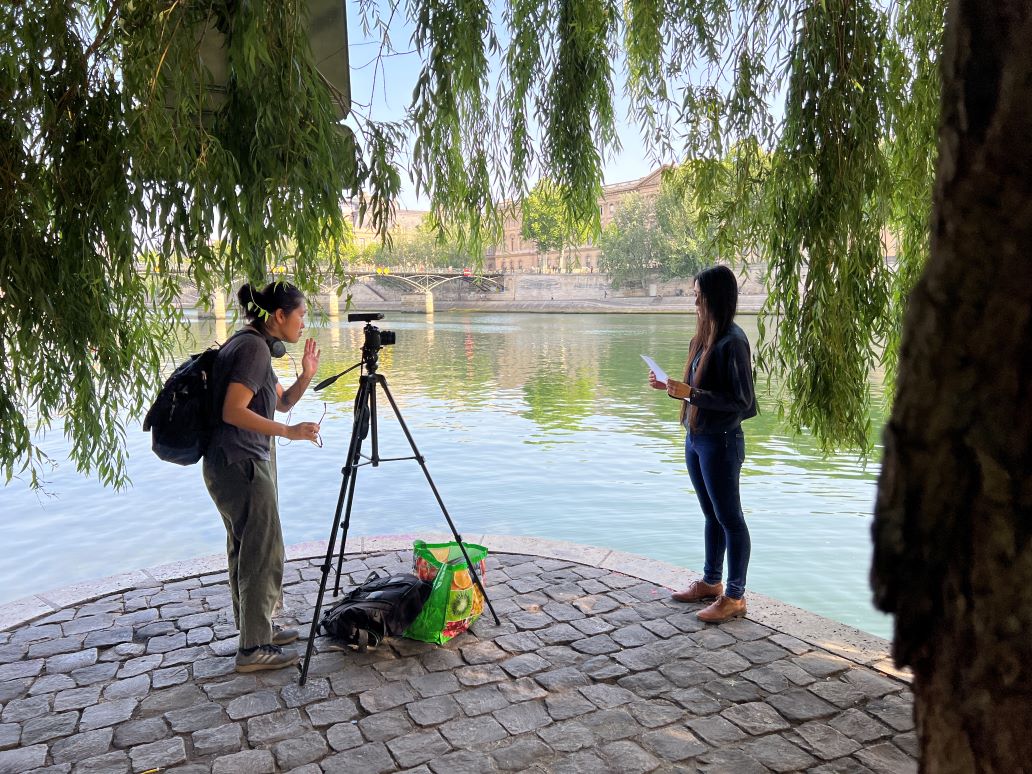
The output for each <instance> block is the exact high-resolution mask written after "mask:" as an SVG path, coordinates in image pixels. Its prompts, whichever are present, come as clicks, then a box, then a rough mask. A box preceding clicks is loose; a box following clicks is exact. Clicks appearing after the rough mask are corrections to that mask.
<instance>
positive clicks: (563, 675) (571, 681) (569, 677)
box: [534, 667, 591, 691]
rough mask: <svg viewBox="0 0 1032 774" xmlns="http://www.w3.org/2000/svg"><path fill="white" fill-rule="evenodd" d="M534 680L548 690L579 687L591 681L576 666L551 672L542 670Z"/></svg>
mask: <svg viewBox="0 0 1032 774" xmlns="http://www.w3.org/2000/svg"><path fill="white" fill-rule="evenodd" d="M534 680H536V681H537V683H538V685H540V686H541V687H542V688H544V689H545V690H546V691H562V690H565V689H566V688H578V687H580V686H582V685H590V683H591V681H590V680H589V679H588V678H587V677H586V676H585V675H584V673H583V672H581V670H579V669H576V668H575V667H563V668H561V669H553V670H551V671H549V672H541V673H540V674H537V675H535V676H534Z"/></svg>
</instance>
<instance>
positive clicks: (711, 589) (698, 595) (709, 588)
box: [670, 580, 724, 602]
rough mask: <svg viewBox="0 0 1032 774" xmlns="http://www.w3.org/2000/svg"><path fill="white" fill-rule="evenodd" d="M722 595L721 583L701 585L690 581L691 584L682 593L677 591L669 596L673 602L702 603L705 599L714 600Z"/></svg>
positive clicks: (699, 582) (701, 583)
mask: <svg viewBox="0 0 1032 774" xmlns="http://www.w3.org/2000/svg"><path fill="white" fill-rule="evenodd" d="M723 593H724V584H723V583H703V582H702V581H701V580H697V581H692V584H691V585H690V586H689V587H688V588H686V589H685V590H684V591H677V592H674V593H673V594H671V595H670V597H671V599H673V600H674V601H675V602H702V601H704V600H707V599H716V598H717V597H719V596H720V595H721V594H723Z"/></svg>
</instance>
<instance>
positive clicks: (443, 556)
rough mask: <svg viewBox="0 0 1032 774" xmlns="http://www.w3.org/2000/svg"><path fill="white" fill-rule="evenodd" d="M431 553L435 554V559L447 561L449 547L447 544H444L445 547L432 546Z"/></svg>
mask: <svg viewBox="0 0 1032 774" xmlns="http://www.w3.org/2000/svg"><path fill="white" fill-rule="evenodd" d="M430 553H431V554H433V555H434V559H436V560H437V561H439V562H447V561H448V547H447V546H444V547H443V548H431V549H430Z"/></svg>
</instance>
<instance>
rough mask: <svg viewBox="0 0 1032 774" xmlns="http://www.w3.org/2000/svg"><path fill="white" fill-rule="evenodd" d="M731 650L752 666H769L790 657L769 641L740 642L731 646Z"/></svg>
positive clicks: (782, 649)
mask: <svg viewBox="0 0 1032 774" xmlns="http://www.w3.org/2000/svg"><path fill="white" fill-rule="evenodd" d="M731 650H733V651H734V652H735V653H737V654H738V655H740V656H743V657H744V658H746V659H748V660H749V662H750V663H753V664H769V663H770V662H772V661H780V660H781V659H783V658H786V657H788V656H789V655H791V654H790V653H789V652H788V651H787V650H785V649H784V648H782V647H781V646H780V645H775V644H774V643H773V642H771V641H770V640H753V641H751V642H740V643H738V644H737V645H732V646H731Z"/></svg>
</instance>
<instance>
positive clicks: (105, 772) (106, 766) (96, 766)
mask: <svg viewBox="0 0 1032 774" xmlns="http://www.w3.org/2000/svg"><path fill="white" fill-rule="evenodd" d="M49 770H50V769H44V771H49ZM127 771H129V756H128V755H127V754H126V752H125V750H115V751H114V752H109V753H105V754H104V755H98V756H97V757H95V758H87V759H86V760H83V761H79V762H78V763H76V764H75V774H123V773H124V772H127Z"/></svg>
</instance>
